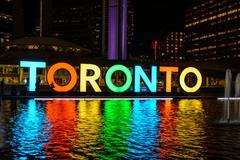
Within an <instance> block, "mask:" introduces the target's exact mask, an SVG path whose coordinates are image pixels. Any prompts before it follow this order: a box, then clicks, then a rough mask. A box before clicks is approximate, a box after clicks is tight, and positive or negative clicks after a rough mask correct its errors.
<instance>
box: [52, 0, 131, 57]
mask: <svg viewBox="0 0 240 160" xmlns="http://www.w3.org/2000/svg"><path fill="white" fill-rule="evenodd" d="M131 2H132V1H130V0H128V1H127V0H102V1H101V0H91V1H89V0H81V1H79V0H71V1H67V0H63V1H57V0H53V3H52V8H53V18H52V34H51V35H52V36H55V37H58V38H61V39H65V40H68V41H72V42H74V43H77V44H79V45H81V46H83V47H86V48H89V49H91V50H95V51H96V52H99V54H101V53H102V55H103V56H104V57H108V58H109V59H112V60H117V59H119V60H120V59H126V57H127V48H130V47H131V45H132V41H133V36H134V9H133V5H132V3H131ZM86 8H87V9H86ZM113 45H114V46H113ZM110 46H111V47H110ZM120 53H121V54H120Z"/></svg>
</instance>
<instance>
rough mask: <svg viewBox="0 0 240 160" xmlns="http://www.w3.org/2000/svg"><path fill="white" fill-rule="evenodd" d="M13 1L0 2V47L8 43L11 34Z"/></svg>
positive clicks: (1, 0) (2, 0) (0, 0)
mask: <svg viewBox="0 0 240 160" xmlns="http://www.w3.org/2000/svg"><path fill="white" fill-rule="evenodd" d="M12 10H13V1H11V0H0V45H1V44H3V43H4V42H8V41H9V39H10V38H11V37H12V33H13V12H12Z"/></svg>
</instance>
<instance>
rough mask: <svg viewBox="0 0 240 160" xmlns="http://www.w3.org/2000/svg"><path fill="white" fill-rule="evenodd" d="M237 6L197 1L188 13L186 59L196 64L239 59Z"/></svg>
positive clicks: (233, 1)
mask: <svg viewBox="0 0 240 160" xmlns="http://www.w3.org/2000/svg"><path fill="white" fill-rule="evenodd" d="M239 6H240V1H239V0H198V1H196V2H195V4H193V5H192V6H191V7H190V8H189V9H187V11H186V25H185V30H186V41H185V42H186V52H187V57H190V58H191V59H192V60H195V61H229V60H230V61H233V60H237V59H240V54H239V50H240V48H239V46H240V23H239V22H240V16H239V15H240V7H239Z"/></svg>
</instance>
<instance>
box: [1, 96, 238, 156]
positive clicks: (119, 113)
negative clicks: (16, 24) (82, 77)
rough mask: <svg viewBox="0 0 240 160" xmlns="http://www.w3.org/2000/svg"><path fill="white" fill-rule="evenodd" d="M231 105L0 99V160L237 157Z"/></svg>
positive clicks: (235, 115)
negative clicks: (0, 104)
mask: <svg viewBox="0 0 240 160" xmlns="http://www.w3.org/2000/svg"><path fill="white" fill-rule="evenodd" d="M231 106H233V105H232V104H230V105H228V106H227V108H226V105H224V103H222V102H219V101H217V100H180V101H156V100H149V101H140V100H134V101H128V100H107V101H35V100H26V101H3V102H2V106H1V107H0V155H1V156H0V160H2V159H16V160H25V159H57V160H59V159H240V125H239V123H238V122H240V121H239V120H240V118H239V115H240V114H239V113H240V112H239V110H240V109H239V106H234V108H233V109H231ZM229 107H230V109H229ZM226 117H227V118H226ZM232 117H233V118H232Z"/></svg>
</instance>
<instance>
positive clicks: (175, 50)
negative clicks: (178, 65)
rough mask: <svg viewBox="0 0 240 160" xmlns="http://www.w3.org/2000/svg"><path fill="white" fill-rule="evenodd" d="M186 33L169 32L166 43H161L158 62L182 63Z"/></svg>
mask: <svg viewBox="0 0 240 160" xmlns="http://www.w3.org/2000/svg"><path fill="white" fill-rule="evenodd" d="M184 36H185V33H184V32H169V33H167V36H166V38H165V40H164V41H162V42H160V45H159V54H158V56H157V59H158V61H174V62H177V61H182V60H183V56H182V53H183V43H184Z"/></svg>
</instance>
